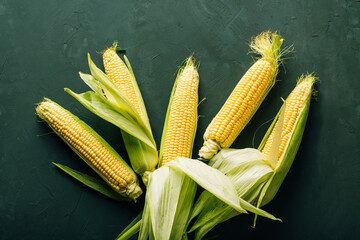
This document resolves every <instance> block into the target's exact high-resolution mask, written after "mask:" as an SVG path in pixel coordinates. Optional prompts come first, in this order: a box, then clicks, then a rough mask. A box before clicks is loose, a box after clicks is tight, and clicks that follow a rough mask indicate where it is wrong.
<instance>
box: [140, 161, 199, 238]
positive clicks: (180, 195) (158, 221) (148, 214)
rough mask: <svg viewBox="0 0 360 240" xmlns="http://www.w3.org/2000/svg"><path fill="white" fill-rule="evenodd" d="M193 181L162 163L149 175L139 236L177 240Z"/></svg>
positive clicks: (191, 196) (187, 211) (192, 192)
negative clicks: (161, 165)
mask: <svg viewBox="0 0 360 240" xmlns="http://www.w3.org/2000/svg"><path fill="white" fill-rule="evenodd" d="M195 193H196V184H195V182H194V181H192V180H191V179H190V178H188V177H187V176H186V175H185V174H184V173H182V172H181V171H177V170H175V169H171V168H169V167H167V166H163V167H161V168H159V169H157V170H155V171H154V172H153V173H152V174H151V175H150V177H149V181H148V188H147V192H146V199H145V200H146V203H145V208H144V214H143V218H142V219H143V222H142V224H141V228H140V235H139V239H148V238H149V239H152V238H153V239H181V238H182V236H183V234H185V228H186V223H187V220H188V217H189V214H190V210H191V207H192V203H193V199H194V197H195Z"/></svg>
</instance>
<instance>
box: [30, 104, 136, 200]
mask: <svg viewBox="0 0 360 240" xmlns="http://www.w3.org/2000/svg"><path fill="white" fill-rule="evenodd" d="M43 101H44V102H46V101H47V102H51V103H53V104H55V105H57V106H58V107H60V108H62V109H63V110H64V111H66V112H67V113H68V114H69V115H70V116H71V117H72V118H73V119H74V120H75V121H77V122H78V123H79V124H80V125H81V126H82V127H83V128H84V129H85V130H86V131H88V132H89V133H90V134H91V135H92V136H94V137H95V138H96V139H97V141H99V142H100V143H101V144H102V145H103V146H104V147H105V148H106V149H107V151H109V152H110V153H111V154H112V155H113V156H115V158H116V159H117V160H118V161H119V162H121V163H122V164H123V165H124V166H125V168H126V169H127V171H128V172H129V173H130V174H131V175H132V176H133V179H134V181H133V182H132V183H131V184H128V186H127V189H126V190H125V192H122V191H117V192H118V193H119V194H120V195H121V196H123V197H124V198H129V199H131V200H133V201H136V198H138V197H139V196H140V195H141V193H142V190H141V188H140V186H139V181H138V178H137V176H136V174H135V173H134V171H133V170H132V169H131V167H130V166H129V165H128V164H127V163H126V162H125V161H124V160H123V159H122V157H121V156H120V155H119V154H118V153H117V152H116V151H115V150H114V149H113V148H112V147H111V146H110V145H109V144H108V143H107V142H106V141H105V140H104V139H103V138H102V137H101V136H100V135H99V134H97V133H96V132H95V131H94V130H93V129H92V128H91V127H90V126H89V125H87V124H86V123H85V122H83V121H81V120H80V119H79V118H78V117H77V116H75V115H74V114H72V113H71V112H69V111H68V110H66V109H64V108H63V107H61V106H60V105H59V104H57V103H55V102H53V101H51V100H50V99H48V98H44V100H43ZM40 104H41V103H40ZM40 104H39V105H40ZM36 112H37V114H38V115H39V117H40V118H41V119H42V120H43V121H45V122H46V123H47V124H48V126H49V127H50V128H51V129H52V130H53V131H54V132H55V133H56V134H57V135H58V136H59V137H60V138H61V139H62V140H63V141H64V142H65V143H66V144H67V145H68V146H69V147H70V148H71V149H72V150H73V151H74V152H75V153H76V154H77V155H78V156H79V157H80V158H81V159H82V160H83V161H84V162H85V163H86V164H88V165H89V166H90V167H91V168H92V169H93V170H94V171H95V172H96V173H97V174H98V175H99V176H100V177H101V178H102V179H103V180H104V181H105V182H106V183H108V181H107V179H106V178H105V177H104V176H103V175H102V173H101V172H100V171H99V170H98V169H96V167H94V166H93V165H92V164H91V163H90V162H89V160H88V159H87V158H86V157H84V156H83V155H82V154H81V153H80V152H79V151H78V150H76V149H75V148H74V147H73V146H72V145H71V144H70V143H69V142H68V141H66V140H65V139H64V138H63V136H62V135H61V134H60V133H59V132H57V131H56V130H55V129H54V128H53V126H52V124H51V123H50V122H48V121H47V119H46V118H45V117H44V116H43V113H42V112H41V110H40V109H39V107H38V108H37V109H36ZM108 184H109V183H108ZM109 186H110V184H109Z"/></svg>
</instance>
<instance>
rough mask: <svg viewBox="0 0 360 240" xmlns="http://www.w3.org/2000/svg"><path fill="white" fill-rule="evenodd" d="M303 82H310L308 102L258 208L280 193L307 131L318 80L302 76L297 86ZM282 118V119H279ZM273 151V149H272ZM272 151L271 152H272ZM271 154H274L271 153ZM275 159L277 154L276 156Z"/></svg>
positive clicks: (264, 189)
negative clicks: (314, 86)
mask: <svg viewBox="0 0 360 240" xmlns="http://www.w3.org/2000/svg"><path fill="white" fill-rule="evenodd" d="M303 81H309V82H310V83H311V84H310V91H309V95H308V96H307V99H306V102H305V104H304V107H303V109H302V111H301V113H300V115H299V117H298V119H297V120H296V122H295V128H294V130H293V132H292V134H291V137H290V139H289V140H288V143H287V145H286V147H285V150H284V152H283V154H282V155H281V156H280V158H279V159H278V160H277V158H278V155H279V154H278V152H277V153H276V160H277V161H278V162H277V164H276V167H275V168H274V175H273V176H272V177H271V178H270V179H269V181H268V182H267V183H266V185H265V186H264V188H263V189H262V191H261V193H260V196H259V200H258V203H257V206H258V207H260V206H264V205H266V204H268V203H269V202H270V201H271V200H272V199H273V198H274V197H275V195H276V193H277V192H278V190H279V188H280V186H281V184H282V182H283V181H284V179H285V177H286V175H287V173H288V172H289V170H290V167H291V165H292V163H293V161H294V159H295V156H296V153H297V151H298V149H299V146H300V143H301V140H302V136H303V133H304V130H305V125H306V121H307V117H308V115H309V108H310V100H311V96H312V93H313V92H312V91H311V89H312V86H313V84H314V83H315V81H316V78H315V77H314V76H313V75H312V74H308V75H305V76H301V77H300V80H299V81H298V83H297V85H299V84H300V83H301V82H303ZM285 106H286V101H285V102H284V104H283V105H282V107H281V109H280V111H279V113H278V114H277V116H276V117H275V119H274V121H273V122H272V124H271V126H270V127H269V129H268V131H267V132H266V134H265V136H264V138H263V140H262V141H261V143H260V145H259V150H260V151H261V150H262V149H263V148H264V146H265V144H266V142H267V139H268V138H269V136H270V134H271V132H272V130H273V128H274V127H275V125H276V122H277V121H278V120H281V117H280V116H281V112H284V111H285ZM279 118H280V119H279ZM271 150H272V149H271ZM271 150H270V151H271ZM270 154H272V153H271V152H270ZM269 157H270V156H269ZM274 157H275V154H274ZM255 225H256V217H255V220H254V226H255Z"/></svg>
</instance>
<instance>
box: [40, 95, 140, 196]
mask: <svg viewBox="0 0 360 240" xmlns="http://www.w3.org/2000/svg"><path fill="white" fill-rule="evenodd" d="M36 112H37V114H38V115H39V116H40V118H41V119H43V120H44V121H45V122H47V123H48V124H49V126H50V127H51V128H52V129H53V130H54V132H55V133H57V134H58V135H59V136H60V137H61V138H62V139H63V140H64V141H65V142H66V143H67V144H68V145H69V146H70V147H71V148H72V149H73V150H74V151H75V152H76V153H77V154H78V155H79V156H80V157H81V158H82V159H83V160H84V161H85V162H86V163H87V164H88V165H89V166H90V167H92V168H93V169H94V170H95V171H96V172H97V173H98V174H99V175H100V176H101V177H102V178H103V179H104V180H105V181H106V182H107V183H108V184H109V185H110V186H111V187H112V188H113V189H114V190H116V191H117V192H119V193H120V194H121V195H123V196H125V197H130V198H132V199H134V200H136V198H137V197H138V196H140V195H141V193H142V190H141V189H140V187H139V186H138V185H137V183H136V179H135V177H134V176H135V175H134V174H133V173H132V172H130V171H129V167H128V166H125V164H124V163H123V160H122V159H121V157H120V156H119V155H117V156H116V155H114V150H113V149H110V148H111V147H110V146H109V145H107V146H104V144H103V142H104V140H103V139H101V140H99V138H100V136H98V135H97V134H96V133H90V132H89V128H90V127H89V126H87V125H85V123H83V122H81V121H80V120H78V119H76V117H75V116H73V115H72V114H71V113H69V112H68V111H66V110H65V109H63V108H62V107H60V106H59V105H57V104H56V103H54V102H52V101H50V100H45V101H43V102H41V103H40V104H39V105H38V106H37V108H36ZM92 131H93V130H92ZM95 134H96V135H95Z"/></svg>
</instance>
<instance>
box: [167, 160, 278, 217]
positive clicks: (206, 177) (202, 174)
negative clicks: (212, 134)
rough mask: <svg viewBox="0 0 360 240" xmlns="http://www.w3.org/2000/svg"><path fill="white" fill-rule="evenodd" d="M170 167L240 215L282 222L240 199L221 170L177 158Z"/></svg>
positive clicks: (194, 161) (169, 164) (195, 161)
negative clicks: (245, 214) (244, 214)
mask: <svg viewBox="0 0 360 240" xmlns="http://www.w3.org/2000/svg"><path fill="white" fill-rule="evenodd" d="M168 166H169V167H170V168H176V169H178V170H181V171H183V172H184V173H185V174H187V175H188V176H189V177H190V178H192V179H193V180H194V181H195V182H196V183H198V184H199V185H200V186H201V187H203V188H204V189H206V190H207V191H209V192H211V193H212V194H214V195H215V196H216V197H217V198H219V199H220V200H222V201H223V202H225V203H226V204H228V205H230V206H231V207H233V208H234V209H236V210H237V211H238V212H240V213H247V211H246V210H248V211H250V212H253V213H255V214H259V215H261V216H264V217H267V218H269V219H272V220H280V219H278V218H276V217H274V216H273V215H271V214H269V213H267V212H266V211H264V210H261V209H259V208H256V207H254V206H253V205H251V204H250V203H248V202H246V201H245V200H243V199H242V198H239V197H238V196H237V191H236V188H235V186H234V184H233V183H232V182H231V180H230V179H229V178H228V177H227V176H226V175H224V174H223V173H222V172H220V171H219V170H217V169H215V168H213V167H210V166H208V165H207V164H205V163H203V162H200V161H198V160H192V159H189V158H177V160H175V161H172V162H170V163H168Z"/></svg>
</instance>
